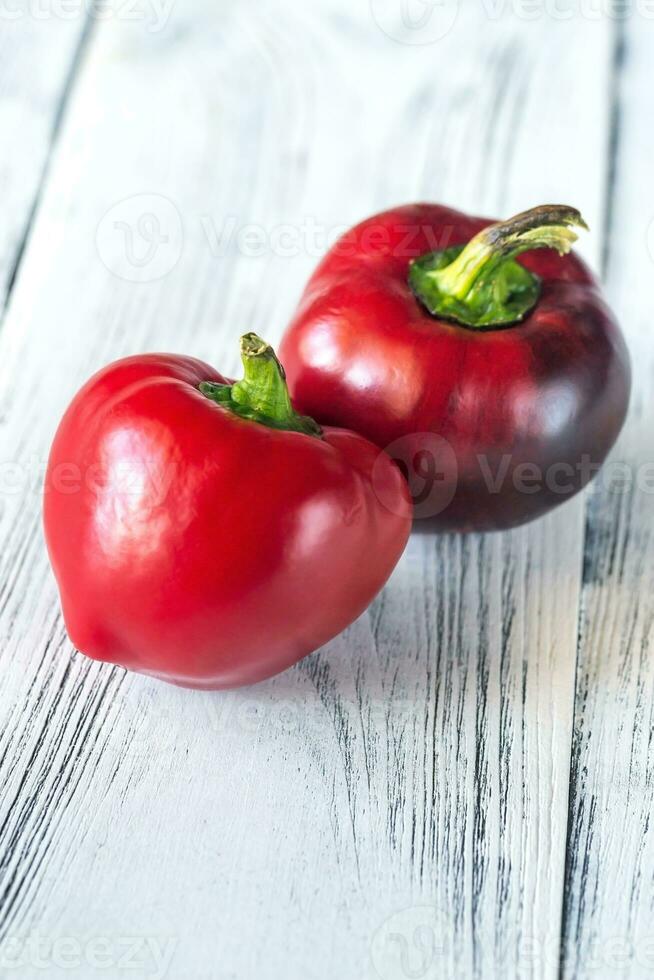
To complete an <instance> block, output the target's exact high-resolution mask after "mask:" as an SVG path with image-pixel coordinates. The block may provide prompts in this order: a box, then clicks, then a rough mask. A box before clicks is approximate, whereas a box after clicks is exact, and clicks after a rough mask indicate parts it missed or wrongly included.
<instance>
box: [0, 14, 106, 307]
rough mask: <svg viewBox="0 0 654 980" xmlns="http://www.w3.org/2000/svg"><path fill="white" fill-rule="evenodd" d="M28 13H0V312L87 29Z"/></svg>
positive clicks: (80, 21) (77, 21)
mask: <svg viewBox="0 0 654 980" xmlns="http://www.w3.org/2000/svg"><path fill="white" fill-rule="evenodd" d="M26 8H27V5H23V7H22V9H21V5H11V4H9V5H4V4H3V6H2V9H1V10H0V134H2V152H1V153H0V201H2V222H0V311H2V310H3V309H4V306H5V304H6V300H7V293H8V291H9V289H10V287H11V283H12V280H13V277H14V274H15V270H16V267H17V264H18V263H19V261H20V257H21V253H22V249H23V247H24V242H25V238H26V236H27V234H28V231H29V226H30V223H31V219H32V215H33V211H34V209H35V206H36V202H37V198H38V193H39V188H40V185H41V182H42V180H43V176H44V171H45V168H46V166H47V161H48V155H49V152H50V150H51V147H52V144H53V142H54V140H55V138H56V134H57V130H58V125H59V121H60V114H61V111H62V106H63V105H64V104H65V100H66V95H67V91H68V88H69V86H70V84H71V83H72V81H73V78H74V74H75V69H76V67H77V59H78V56H79V54H80V53H81V49H82V44H83V39H84V37H85V32H86V30H87V27H88V23H87V18H86V16H78V17H76V18H74V19H73V20H71V19H70V18H67V19H65V20H62V19H57V18H49V19H48V18H46V19H43V18H41V19H35V18H34V17H30V16H28V15H27V10H26ZM16 15H17V16H16Z"/></svg>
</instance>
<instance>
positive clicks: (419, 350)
mask: <svg viewBox="0 0 654 980" xmlns="http://www.w3.org/2000/svg"><path fill="white" fill-rule="evenodd" d="M575 225H581V226H583V221H582V219H581V216H580V215H579V213H578V212H577V211H575V210H573V209H572V208H568V207H564V206H544V207H540V208H534V209H533V210H531V211H527V212H525V213H524V214H521V215H517V216H516V217H514V218H512V219H510V220H509V221H506V222H504V223H501V224H492V223H491V222H489V221H488V220H486V219H482V218H471V217H468V216H466V215H464V214H461V213H459V212H457V211H453V210H450V209H448V208H445V207H440V206H438V205H433V204H417V205H411V206H408V207H402V208H397V209H396V210H392V211H387V212H385V213H383V214H379V215H377V216H375V217H372V218H370V219H369V220H367V221H364V222H363V223H362V224H360V225H358V226H357V227H356V228H354V229H353V230H352V231H350V232H348V233H347V234H346V235H345V236H344V237H343V238H342V239H341V240H340V241H339V242H338V243H337V244H336V245H335V246H334V247H333V248H332V249H331V251H330V252H329V253H328V254H327V255H326V256H325V258H324V259H323V260H322V262H321V263H320V265H319V266H318V269H317V270H316V272H315V273H314V275H313V277H312V278H311V280H310V282H309V284H308V286H307V289H306V292H305V294H304V297H303V299H302V300H301V303H300V306H299V309H298V311H297V313H296V315H295V317H294V319H293V321H292V323H291V325H290V327H289V329H288V332H287V334H286V336H285V338H284V340H283V343H282V347H281V356H282V359H283V361H284V364H285V366H286V370H287V373H288V379H289V385H290V390H291V394H292V396H293V399H294V402H295V403H296V404H297V406H298V408H299V409H300V410H301V411H305V412H308V413H310V414H311V415H314V416H315V417H316V418H318V419H320V420H321V421H324V422H326V423H329V424H332V425H344V426H347V427H348V428H350V429H354V430H355V431H357V432H360V433H361V434H362V435H365V436H366V437H367V438H369V439H371V440H373V441H374V442H376V443H377V445H378V446H380V447H382V448H386V449H388V451H389V452H390V453H391V454H392V455H393V456H394V457H395V458H396V459H397V460H398V462H400V463H401V464H402V466H403V468H404V469H405V471H406V473H407V475H408V477H409V480H410V482H411V484H412V492H413V496H414V499H415V501H416V516H425V517H430V518H431V524H430V525H427V526H432V527H435V528H437V529H442V530H489V529H496V528H507V527H512V526H514V525H517V524H521V523H523V522H524V521H527V520H530V519H531V518H534V517H537V516H538V515H540V514H543V513H545V512H546V511H548V510H549V509H551V508H552V507H554V506H555V505H556V504H558V503H560V502H561V501H563V500H566V499H567V498H568V497H570V496H571V495H572V494H573V493H576V492H577V491H578V490H580V489H581V487H582V486H584V485H585V484H586V483H587V482H588V480H589V479H590V478H591V477H592V476H593V475H594V473H595V472H596V471H597V469H598V468H599V465H600V464H601V463H602V461H603V460H604V458H605V457H606V455H607V453H608V451H609V449H610V448H611V446H612V445H613V443H614V441H615V439H616V437H617V435H618V433H619V432H620V429H621V427H622V424H623V421H624V418H625V414H626V411H627V405H628V400H629V390H630V368H629V358H628V353H627V350H626V347H625V344H624V341H623V338H622V335H621V333H620V330H619V328H618V326H617V325H616V323H615V320H614V318H613V316H612V314H611V312H610V310H609V309H608V308H607V306H606V305H605V303H604V302H603V300H602V298H601V296H600V293H599V291H598V287H597V283H596V282H595V280H594V278H593V276H592V275H591V273H590V272H589V270H588V269H587V268H586V266H585V265H584V264H583V263H582V261H581V260H580V259H578V258H577V257H575V256H574V255H566V254H565V253H567V252H568V251H569V250H570V248H571V245H572V243H573V242H574V241H575V240H576V235H575V233H574V232H573V231H572V228H573V227H574V226H575ZM536 249H538V250H539V251H535V250H536ZM556 252H558V253H559V255H557V254H555V253H556ZM518 256H519V258H518Z"/></svg>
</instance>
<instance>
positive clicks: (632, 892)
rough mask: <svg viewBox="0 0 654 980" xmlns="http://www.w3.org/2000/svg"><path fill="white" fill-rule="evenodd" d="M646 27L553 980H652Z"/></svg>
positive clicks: (624, 102) (584, 621) (653, 408)
mask: <svg viewBox="0 0 654 980" xmlns="http://www.w3.org/2000/svg"><path fill="white" fill-rule="evenodd" d="M653 45H654V24H652V23H651V21H647V20H644V19H643V18H639V17H635V18H633V19H631V20H629V21H627V22H626V23H625V25H624V27H623V32H622V37H621V43H620V47H619V49H618V51H617V54H618V58H617V68H618V71H617V78H616V89H615V97H616V107H617V112H616V129H617V133H616V135H617V140H616V149H617V157H616V166H615V183H614V186H613V206H612V209H611V223H610V228H609V236H610V238H609V248H608V251H607V289H608V292H609V296H610V299H611V301H612V303H613V305H614V306H615V308H616V310H617V312H618V314H619V316H620V319H621V322H622V325H623V328H624V330H625V332H626V334H627V338H628V341H629V345H630V348H631V353H632V358H633V366H634V393H633V398H632V406H631V415H630V419H629V424H628V426H627V428H626V430H625V433H624V436H623V438H622V439H621V441H620V443H619V445H618V447H617V448H616V451H615V452H614V454H613V464H612V466H610V467H609V468H608V469H607V471H606V472H605V473H604V474H603V477H602V479H601V481H600V482H599V484H598V485H597V486H596V488H595V491H594V493H593V495H592V497H591V501H590V506H589V512H588V529H587V538H586V549H585V556H584V578H583V602H582V616H581V623H580V637H579V663H578V676H577V697H576V710H575V728H574V751H573V759H572V774H571V800H570V836H569V842H568V865H567V873H566V886H567V888H566V898H565V903H566V917H565V926H566V928H565V940H566V942H565V960H564V965H563V976H564V977H570V978H572V977H574V978H586V977H598V976H599V977H621V978H627V977H629V978H638V980H640V978H645V977H651V976H654V890H653V882H654V828H653V827H652V823H651V816H652V805H653V803H654V756H653V754H652V750H653V740H654V708H653V706H654V659H653V657H652V653H653V650H654V637H653V629H654V597H653V594H652V582H653V581H654V522H653V514H654V441H653V438H652V429H653V425H654V398H653V395H652V392H653V385H652V382H653V380H654V342H653V339H652V324H651V319H652V316H651V301H650V296H649V290H650V285H649V284H650V283H651V280H652V272H653V269H654V223H653V222H654V192H653V190H652V184H651V180H650V179H649V176H648V175H649V171H650V168H651V163H652V160H653V159H654V134H652V130H651V127H644V126H643V120H644V119H645V118H647V117H648V114H651V91H652V85H653V83H654V66H653V65H652V50H653Z"/></svg>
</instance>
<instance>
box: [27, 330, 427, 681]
mask: <svg viewBox="0 0 654 980" xmlns="http://www.w3.org/2000/svg"><path fill="white" fill-rule="evenodd" d="M242 352H243V361H244V365H245V374H246V377H245V378H244V380H243V382H241V383H240V384H238V385H235V384H234V383H232V382H229V381H226V380H225V378H223V377H222V376H221V375H220V374H218V373H217V372H216V371H215V370H214V369H213V368H211V367H209V366H208V365H207V364H204V363H202V362H201V361H198V360H195V359H193V358H191V357H183V356H175V355H169V354H148V355H143V356H137V357H128V358H127V359H125V360H121V361H118V362H116V363H114V364H110V365H109V366H108V367H106V368H105V369H104V370H102V371H100V372H99V373H98V374H96V375H95V376H94V377H93V378H91V380H90V381H89V382H88V383H87V384H86V385H85V387H84V388H82V390H81V391H80V392H79V394H77V396H76V397H75V398H74V400H73V402H72V404H71V405H70V407H69V408H68V410H67V412H66V414H65V416H64V418H63V420H62V422H61V424H60V426H59V429H58V432H57V434H56V437H55V439H54V443H53V446H52V450H51V454H50V459H49V464H48V471H47V479H46V492H45V503H44V510H45V533H46V539H47V545H48V549H49V553H50V557H51V561H52V565H53V568H54V571H55V575H56V578H57V581H58V584H59V589H60V594H61V601H62V605H63V611H64V617H65V621H66V626H67V629H68V632H69V635H70V637H71V639H72V641H73V643H74V644H75V645H76V646H77V647H78V648H79V649H80V650H81V651H82V652H83V653H85V654H87V655H88V656H90V657H92V658H93V659H96V660H104V661H110V662H112V663H116V664H120V665H122V666H123V667H126V668H129V669H131V670H135V671H138V672H141V673H144V674H148V675H151V676H153V677H157V678H161V679H163V680H166V681H170V682H172V683H174V684H178V685H182V686H188V687H197V688H211V689H217V688H230V687H237V686H240V685H243V684H250V683H252V682H255V681H259V680H262V679H263V678H267V677H270V676H271V675H273V674H276V673H277V672H279V671H282V670H284V669H285V668H287V667H289V666H290V665H291V664H293V663H295V662H296V661H298V660H300V658H302V657H304V656H305V655H306V654H308V653H310V652H311V651H313V650H315V649H316V648H317V647H319V646H321V645H322V644H324V643H326V642H327V641H328V640H330V639H331V638H332V637H334V636H335V635H336V634H337V633H339V632H340V631H341V630H343V629H344V628H345V627H346V626H348V625H349V624H350V623H351V622H352V621H353V620H354V619H355V618H356V617H357V616H359V614H360V613H362V612H363V611H364V609H365V608H366V607H367V605H368V604H369V603H370V601H371V600H372V599H373V597H374V596H375V594H376V593H377V592H378V591H379V589H380V588H381V587H382V586H383V585H384V583H385V581H386V579H387V578H388V576H389V575H390V573H391V571H392V570H393V568H394V566H395V563H396V562H397V560H398V559H399V557H400V555H401V554H402V551H403V549H404V546H405V543H406V540H407V537H408V534H409V530H410V523H411V519H410V510H411V502H410V498H409V494H408V489H407V487H406V484H405V482H404V480H403V478H402V476H401V474H399V473H398V471H397V467H396V466H394V465H393V463H392V462H391V461H390V459H388V458H386V457H385V456H384V455H383V454H380V452H379V450H378V449H377V447H375V446H373V445H372V444H371V443H370V442H368V441H367V440H365V439H364V438H363V437H361V436H359V435H356V434H354V433H352V432H346V431H342V430H339V429H332V428H325V429H324V430H322V431H321V430H320V428H319V427H318V426H316V425H315V423H313V422H312V420H310V419H303V418H300V417H299V416H297V415H296V414H295V413H294V412H293V409H292V406H291V404H290V401H289V399H288V393H287V390H286V386H285V383H284V380H283V371H282V369H281V368H280V366H279V362H278V361H277V359H276V357H275V355H274V352H272V351H271V349H270V348H269V347H268V345H266V344H264V342H262V341H260V340H259V339H258V338H256V337H255V336H254V335H252V334H250V335H246V336H245V337H244V338H243V347H242ZM248 378H249V381H248ZM237 396H238V397H237ZM289 427H290V428H291V429H297V431H289ZM380 498H383V499H385V500H387V501H388V500H391V501H392V502H393V507H392V509H390V510H389V509H388V507H387V506H386V505H385V504H383V503H382V502H381V499H380Z"/></svg>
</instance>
